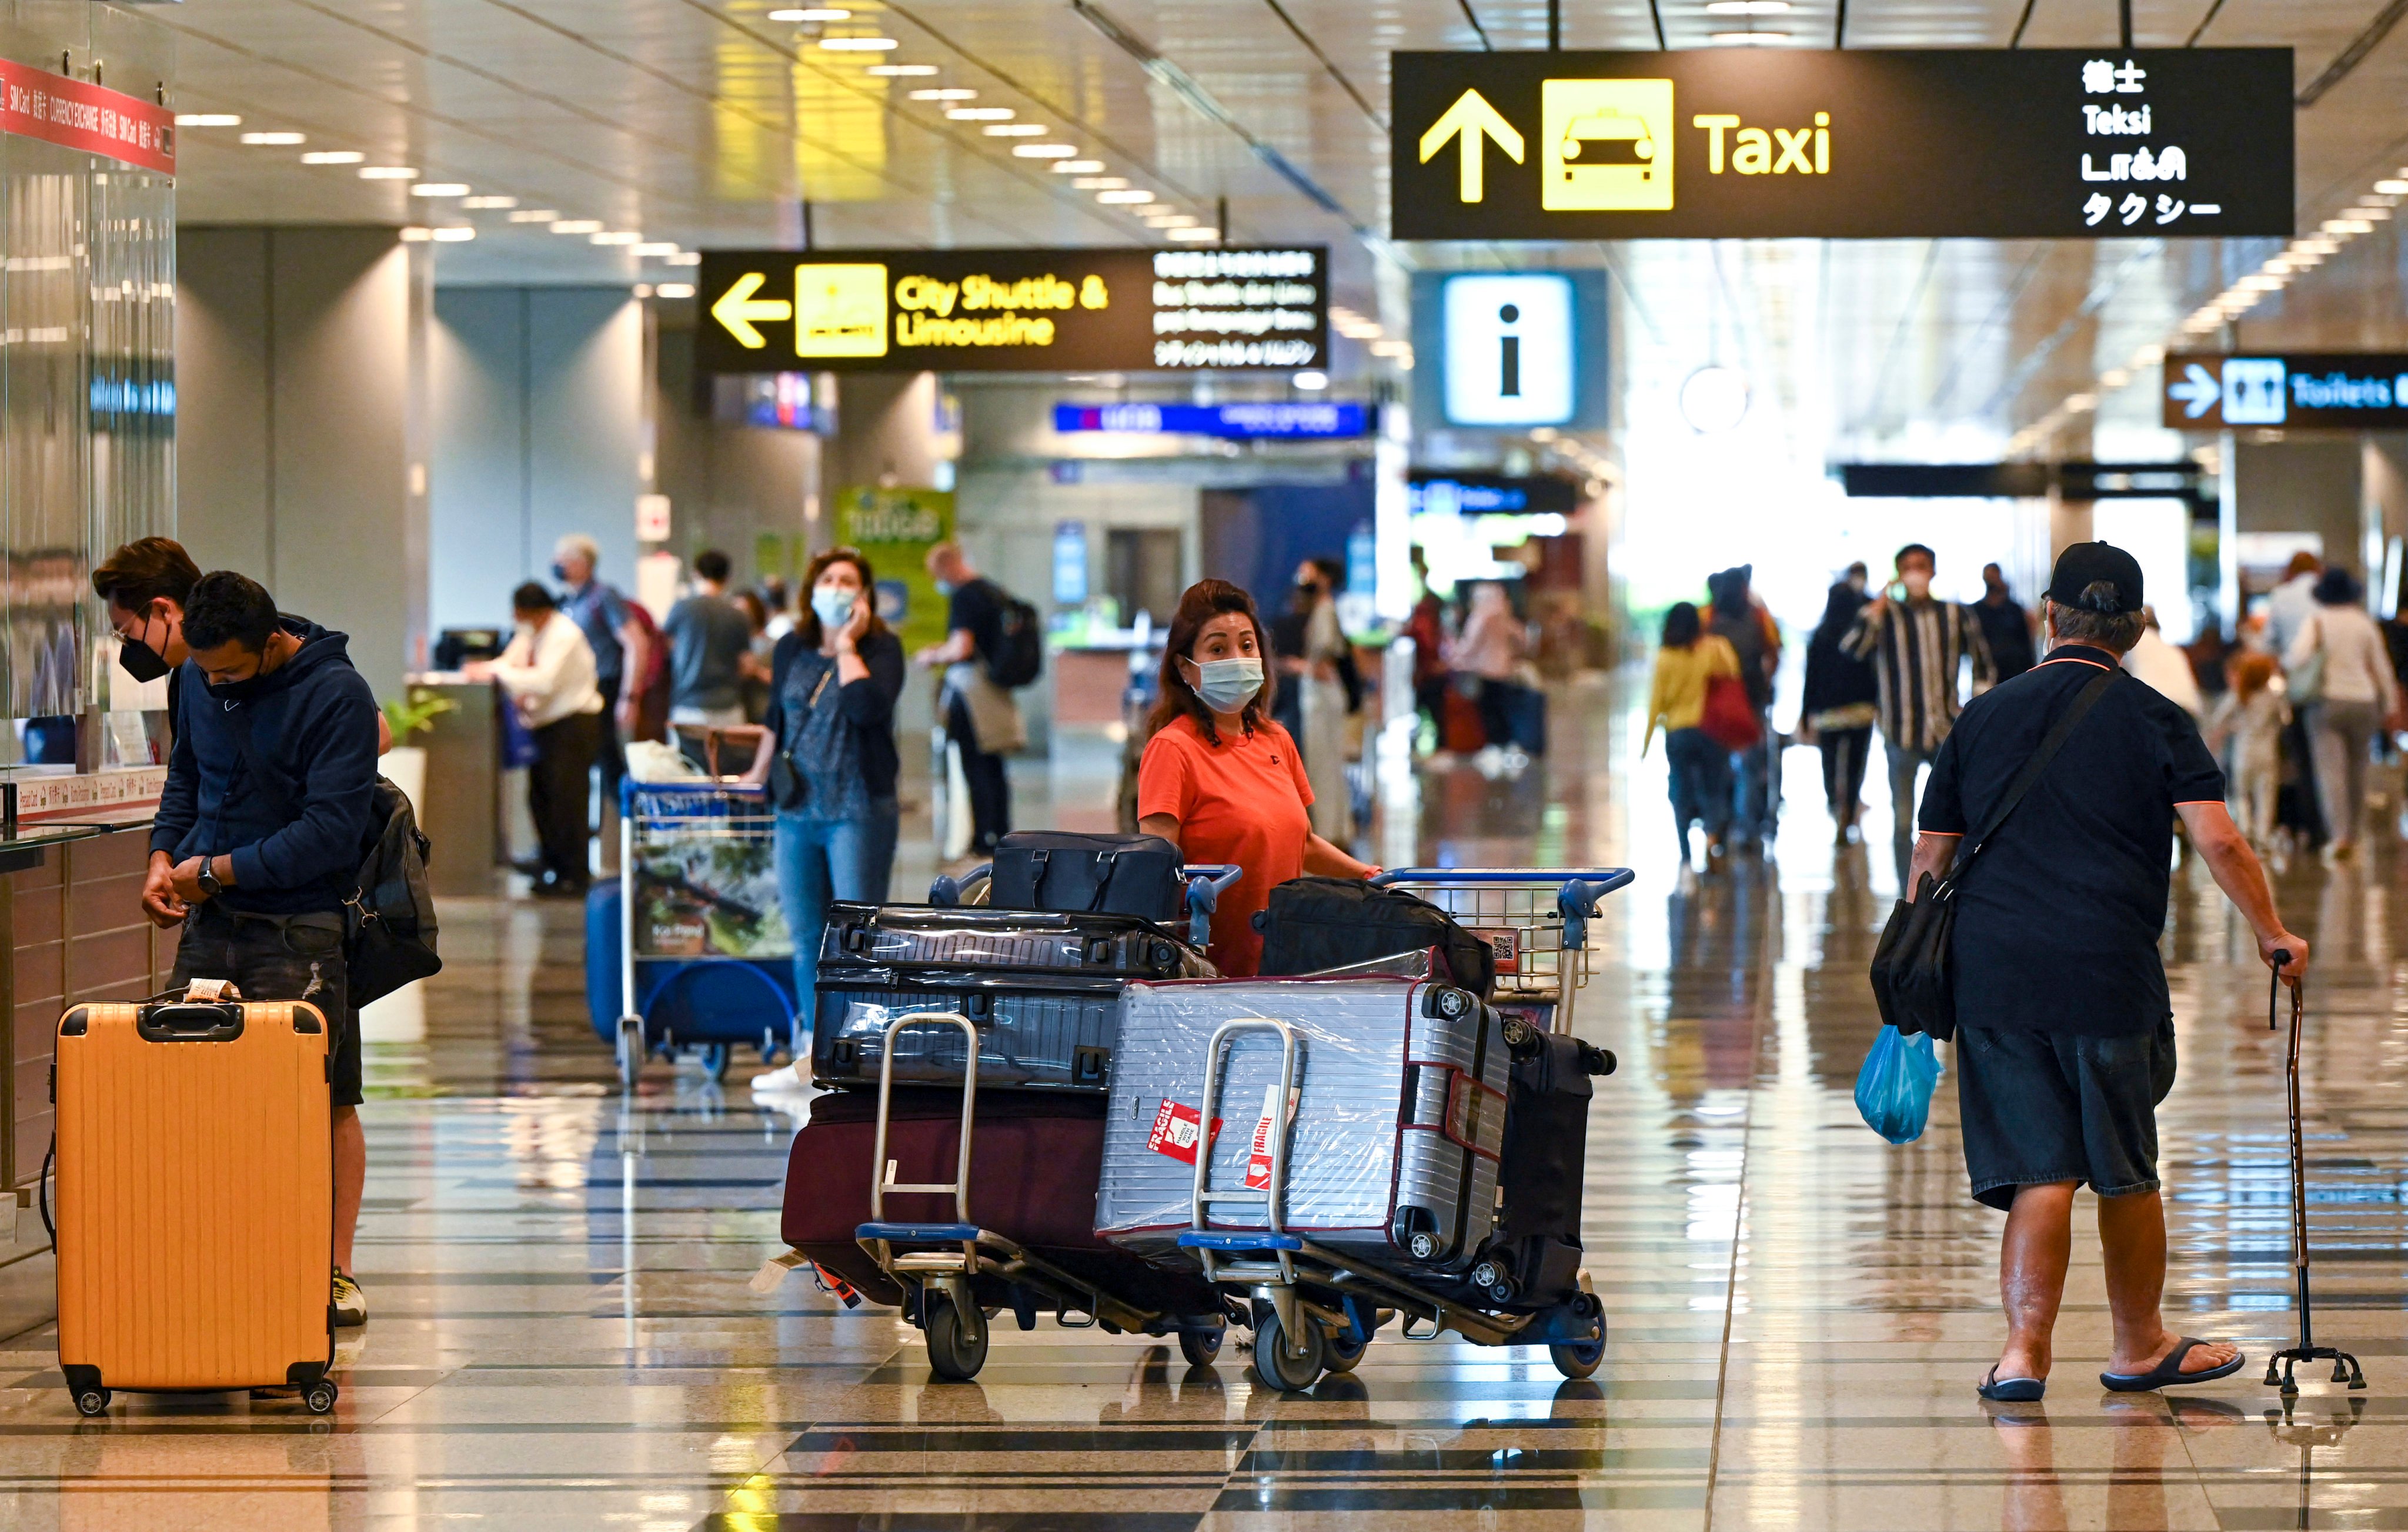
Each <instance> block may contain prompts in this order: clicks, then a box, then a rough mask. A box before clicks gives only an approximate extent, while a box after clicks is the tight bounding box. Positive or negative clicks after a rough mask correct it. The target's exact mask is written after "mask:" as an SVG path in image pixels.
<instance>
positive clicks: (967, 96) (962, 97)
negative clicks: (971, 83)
mask: <svg viewBox="0 0 2408 1532" xmlns="http://www.w3.org/2000/svg"><path fill="white" fill-rule="evenodd" d="M911 99H912V100H914V101H975V100H977V99H978V93H977V92H976V91H973V90H968V89H967V88H965V87H963V86H959V85H940V86H937V87H935V88H934V89H931V90H925V91H914V92H912V93H911Z"/></svg>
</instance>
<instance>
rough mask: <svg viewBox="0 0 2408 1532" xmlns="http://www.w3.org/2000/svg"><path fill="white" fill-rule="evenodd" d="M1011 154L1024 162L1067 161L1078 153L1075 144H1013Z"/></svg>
mask: <svg viewBox="0 0 2408 1532" xmlns="http://www.w3.org/2000/svg"><path fill="white" fill-rule="evenodd" d="M1011 152H1012V153H1013V154H1014V155H1016V156H1017V157H1019V158H1020V159H1024V160H1067V159H1068V158H1070V156H1072V155H1074V154H1076V153H1078V152H1079V146H1078V145H1076V144H1014V145H1012V146H1011Z"/></svg>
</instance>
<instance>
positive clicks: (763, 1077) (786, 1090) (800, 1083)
mask: <svg viewBox="0 0 2408 1532" xmlns="http://www.w3.org/2000/svg"><path fill="white" fill-rule="evenodd" d="M810 1088H811V1082H810V1077H809V1076H807V1075H805V1074H804V1073H803V1072H802V1068H801V1066H800V1064H799V1063H796V1064H784V1065H780V1066H779V1067H777V1068H775V1069H764V1070H763V1071H761V1072H760V1073H759V1074H757V1075H754V1076H753V1095H794V1094H797V1093H801V1092H807V1091H809V1090H810Z"/></svg>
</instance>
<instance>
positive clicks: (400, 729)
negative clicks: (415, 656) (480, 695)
mask: <svg viewBox="0 0 2408 1532" xmlns="http://www.w3.org/2000/svg"><path fill="white" fill-rule="evenodd" d="M459 706H460V705H459V704H458V703H456V702H453V701H452V699H451V698H450V697H447V696H443V695H441V694H438V693H436V692H433V691H430V690H428V689H427V688H425V687H423V686H413V687H411V688H410V689H409V692H408V694H406V695H404V696H399V697H387V698H386V699H385V700H384V703H383V708H384V721H385V723H386V726H387V727H389V728H391V729H392V730H393V749H391V750H389V751H387V752H385V755H384V759H383V760H381V761H379V762H378V763H377V766H378V769H379V770H380V771H382V772H383V773H384V776H385V779H386V780H388V781H391V782H392V783H393V785H394V786H395V787H398V788H400V789H401V791H402V793H403V795H406V796H407V797H408V798H409V801H410V804H411V806H412V807H413V808H414V807H417V806H418V805H420V804H423V802H424V801H425V798H426V752H425V750H424V749H423V748H422V747H420V746H417V745H413V744H411V743H410V742H409V737H410V736H412V735H414V734H417V733H419V732H420V731H422V730H424V729H428V728H432V727H433V726H434V723H435V721H436V720H437V719H438V718H440V717H442V716H443V715H444V714H445V713H448V712H453V711H456V710H457V709H458V708H459Z"/></svg>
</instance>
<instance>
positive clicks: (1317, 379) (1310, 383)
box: [1288, 372, 1329, 394]
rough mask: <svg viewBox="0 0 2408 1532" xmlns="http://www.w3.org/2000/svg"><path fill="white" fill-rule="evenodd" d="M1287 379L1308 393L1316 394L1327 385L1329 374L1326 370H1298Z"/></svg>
mask: <svg viewBox="0 0 2408 1532" xmlns="http://www.w3.org/2000/svg"><path fill="white" fill-rule="evenodd" d="M1288 381H1289V382H1291V383H1294V384H1295V385H1296V386H1297V387H1298V388H1300V389H1303V390H1304V391H1305V392H1307V393H1309V394H1317V393H1319V392H1320V391H1321V390H1323V389H1325V388H1327V387H1328V386H1329V374H1327V373H1326V372H1299V373H1297V375H1296V376H1295V377H1293V378H1291V379H1288Z"/></svg>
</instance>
